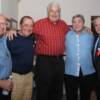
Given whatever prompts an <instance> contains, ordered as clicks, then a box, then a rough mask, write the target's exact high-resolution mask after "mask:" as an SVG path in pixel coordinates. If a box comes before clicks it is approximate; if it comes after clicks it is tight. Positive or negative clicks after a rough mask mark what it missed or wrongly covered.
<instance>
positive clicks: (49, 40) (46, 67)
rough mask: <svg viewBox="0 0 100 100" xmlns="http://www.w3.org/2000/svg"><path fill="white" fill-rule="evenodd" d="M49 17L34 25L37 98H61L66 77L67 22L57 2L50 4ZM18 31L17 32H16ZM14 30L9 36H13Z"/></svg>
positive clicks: (43, 99)
mask: <svg viewBox="0 0 100 100" xmlns="http://www.w3.org/2000/svg"><path fill="white" fill-rule="evenodd" d="M47 11H48V17H47V18H44V19H41V20H39V21H37V22H36V23H35V25H34V27H33V33H34V34H35V36H36V55H37V59H36V73H35V74H36V86H37V95H36V100H61V98H62V87H63V78H64V60H63V54H64V44H65V43H64V40H65V35H66V33H67V31H68V26H67V24H66V23H65V22H64V21H63V20H61V19H60V12H61V8H60V6H59V4H57V3H51V4H49V5H48V9H47ZM15 33H16V32H15ZM13 35H14V33H13V31H12V32H10V34H8V37H10V38H13Z"/></svg>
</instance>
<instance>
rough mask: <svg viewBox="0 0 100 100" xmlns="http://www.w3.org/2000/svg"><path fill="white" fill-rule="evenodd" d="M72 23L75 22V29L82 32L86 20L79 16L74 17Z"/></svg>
mask: <svg viewBox="0 0 100 100" xmlns="http://www.w3.org/2000/svg"><path fill="white" fill-rule="evenodd" d="M72 24H73V29H74V30H75V31H76V32H80V31H81V30H82V29H83V27H84V22H83V20H82V19H81V18H79V17H76V18H74V19H73V22H72Z"/></svg>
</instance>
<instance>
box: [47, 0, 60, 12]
mask: <svg viewBox="0 0 100 100" xmlns="http://www.w3.org/2000/svg"><path fill="white" fill-rule="evenodd" d="M54 6H56V7H57V8H58V9H59V12H60V11H61V7H60V5H59V4H58V3H56V2H52V3H50V4H49V5H48V6H47V11H48V12H49V11H50V9H51V8H52V7H54Z"/></svg>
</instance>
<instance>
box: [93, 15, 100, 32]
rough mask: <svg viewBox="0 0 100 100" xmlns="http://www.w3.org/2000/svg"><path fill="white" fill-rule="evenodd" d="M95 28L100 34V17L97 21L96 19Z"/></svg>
mask: <svg viewBox="0 0 100 100" xmlns="http://www.w3.org/2000/svg"><path fill="white" fill-rule="evenodd" d="M94 27H95V30H96V32H97V33H98V34H100V17H98V18H97V19H95V21H94Z"/></svg>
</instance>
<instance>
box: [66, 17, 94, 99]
mask: <svg viewBox="0 0 100 100" xmlns="http://www.w3.org/2000/svg"><path fill="white" fill-rule="evenodd" d="M84 23H85V20H84V17H83V16H82V15H76V16H74V17H73V19H72V25H73V30H71V31H69V32H68V33H67V35H66V37H65V47H66V55H67V56H66V60H65V86H66V92H67V100H78V89H80V100H90V93H91V90H92V86H93V84H94V82H95V68H94V66H93V62H92V49H93V42H94V37H93V34H92V33H88V32H86V31H84Z"/></svg>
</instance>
